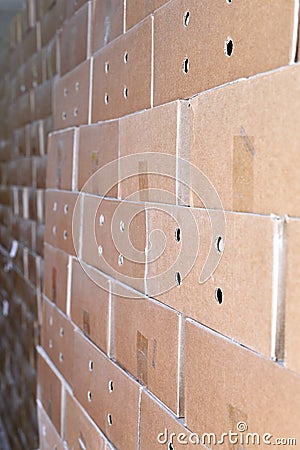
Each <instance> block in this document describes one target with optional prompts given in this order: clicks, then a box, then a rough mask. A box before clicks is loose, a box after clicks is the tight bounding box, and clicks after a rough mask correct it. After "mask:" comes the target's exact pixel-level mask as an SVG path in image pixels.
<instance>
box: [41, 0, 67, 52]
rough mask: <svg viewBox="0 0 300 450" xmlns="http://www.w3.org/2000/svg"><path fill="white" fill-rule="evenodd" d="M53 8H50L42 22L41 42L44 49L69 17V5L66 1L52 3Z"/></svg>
mask: <svg viewBox="0 0 300 450" xmlns="http://www.w3.org/2000/svg"><path fill="white" fill-rule="evenodd" d="M52 3H54V4H53V7H52V8H49V10H47V12H46V11H45V15H44V17H43V18H42V20H41V40H42V47H45V45H47V44H48V42H49V41H51V39H52V38H53V37H54V36H55V33H56V31H57V30H59V28H61V26H62V24H63V22H64V20H65V19H66V17H67V3H66V2H65V0H56V1H55V2H52Z"/></svg>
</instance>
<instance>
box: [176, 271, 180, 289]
mask: <svg viewBox="0 0 300 450" xmlns="http://www.w3.org/2000/svg"><path fill="white" fill-rule="evenodd" d="M175 281H176V284H177V286H180V285H181V275H180V273H179V272H176V273H175Z"/></svg>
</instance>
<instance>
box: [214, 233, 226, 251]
mask: <svg viewBox="0 0 300 450" xmlns="http://www.w3.org/2000/svg"><path fill="white" fill-rule="evenodd" d="M216 249H217V251H218V252H219V253H223V251H224V240H223V238H222V236H218V237H217V239H216Z"/></svg>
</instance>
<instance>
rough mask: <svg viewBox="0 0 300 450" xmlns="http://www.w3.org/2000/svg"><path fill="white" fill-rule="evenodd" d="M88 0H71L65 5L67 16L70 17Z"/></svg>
mask: <svg viewBox="0 0 300 450" xmlns="http://www.w3.org/2000/svg"><path fill="white" fill-rule="evenodd" d="M87 1H88V0H71V1H70V2H68V5H67V14H68V17H72V16H73V14H75V13H76V11H77V10H78V9H80V8H81V7H82V6H83V5H84V4H85V3H86V2H87Z"/></svg>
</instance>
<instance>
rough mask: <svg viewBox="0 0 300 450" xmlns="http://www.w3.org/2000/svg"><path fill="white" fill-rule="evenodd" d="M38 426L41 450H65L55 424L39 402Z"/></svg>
mask: <svg viewBox="0 0 300 450" xmlns="http://www.w3.org/2000/svg"><path fill="white" fill-rule="evenodd" d="M37 413H38V424H39V438H40V450H53V448H55V449H56V450H64V448H65V447H64V445H63V441H62V439H61V438H60V436H59V434H58V433H57V430H56V429H55V427H54V425H53V423H52V422H51V420H50V419H49V417H48V416H47V414H46V412H45V410H44V408H43V406H42V405H41V403H40V402H39V401H38V408H37Z"/></svg>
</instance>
